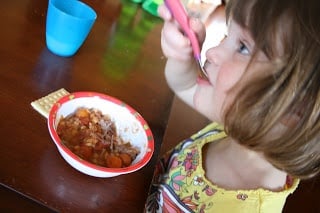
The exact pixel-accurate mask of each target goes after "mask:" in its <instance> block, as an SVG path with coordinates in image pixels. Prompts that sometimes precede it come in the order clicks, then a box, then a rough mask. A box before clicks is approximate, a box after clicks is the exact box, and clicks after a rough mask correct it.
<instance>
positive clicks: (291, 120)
mask: <svg viewBox="0 0 320 213" xmlns="http://www.w3.org/2000/svg"><path fill="white" fill-rule="evenodd" d="M319 11H320V8H319V3H318V0H307V1H303V0H281V1H278V0H269V1H265V0H230V1H228V3H227V5H226V17H227V20H226V23H227V25H228V32H227V35H226V37H225V38H224V39H223V40H222V41H221V43H220V44H219V45H218V46H216V47H213V48H211V49H209V50H208V51H207V52H206V62H205V64H204V69H205V71H206V74H207V78H203V77H201V76H203V75H199V74H198V64H197V62H196V61H195V60H194V59H193V53H192V49H191V46H190V41H189V40H188V39H187V38H186V37H185V36H184V34H183V33H182V32H181V29H180V27H179V26H178V24H177V23H176V22H175V21H174V20H173V18H172V16H171V14H170V13H169V11H168V9H167V8H166V7H165V6H161V7H160V8H159V13H160V15H161V17H162V18H163V19H164V21H165V22H164V26H163V30H162V37H161V44H162V49H163V52H164V55H165V56H166V57H167V64H166V67H165V76H166V78H167V81H168V84H169V86H170V87H171V88H172V89H173V90H174V92H175V94H176V95H177V96H178V97H180V98H181V99H182V100H184V101H185V102H186V103H187V104H189V105H190V106H192V107H193V108H194V109H195V110H197V111H199V112H200V113H202V114H203V115H204V116H206V117H207V118H209V119H210V120H212V121H213V123H212V124H210V125H209V126H207V127H205V128H204V129H203V130H201V131H199V132H198V133H196V134H194V135H193V136H192V137H190V138H189V139H187V140H185V141H183V142H182V143H180V144H179V145H178V146H177V147H175V148H174V149H173V150H171V151H170V152H169V153H168V155H167V156H165V157H164V158H162V159H161V160H160V163H159V165H158V166H157V169H156V173H155V176H154V180H153V181H154V182H153V185H152V188H151V193H150V195H149V197H148V200H147V203H146V208H145V210H146V211H147V212H246V213H250V212H271V213H275V212H281V210H282V208H283V206H284V203H285V200H286V198H287V196H288V195H289V194H290V193H292V192H294V190H295V189H296V187H297V185H298V182H299V180H300V179H307V178H311V177H314V176H316V175H317V174H318V173H319V170H320V142H319V140H320V88H319V87H320V25H319V21H318V17H319V14H318V13H319ZM190 26H191V28H192V29H193V30H194V31H195V32H196V34H197V35H198V38H199V41H200V43H202V42H203V40H204V37H205V30H204V26H203V25H202V24H201V23H199V21H197V20H194V19H191V21H190ZM208 39H210V38H208ZM188 122H190V121H188Z"/></svg>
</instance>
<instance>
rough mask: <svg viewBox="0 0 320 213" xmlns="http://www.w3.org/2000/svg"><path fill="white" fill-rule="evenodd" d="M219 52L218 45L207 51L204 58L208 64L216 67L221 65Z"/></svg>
mask: <svg viewBox="0 0 320 213" xmlns="http://www.w3.org/2000/svg"><path fill="white" fill-rule="evenodd" d="M219 50H220V48H219V45H218V46H216V47H212V48H210V49H208V50H207V52H206V58H207V60H208V62H209V63H210V64H214V65H216V66H218V65H219V64H220V63H221V59H222V56H221V53H220V51H221V50H220V51H219Z"/></svg>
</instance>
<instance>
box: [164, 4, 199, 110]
mask: <svg viewBox="0 0 320 213" xmlns="http://www.w3.org/2000/svg"><path fill="white" fill-rule="evenodd" d="M158 11H159V15H160V16H161V17H162V18H163V20H164V25H163V29H162V33H161V47H162V50H163V53H164V55H165V56H166V57H167V64H166V67H165V76H166V79H167V82H168V84H169V86H170V87H171V89H172V90H173V91H174V92H175V93H176V95H177V96H179V97H180V98H181V99H182V100H183V101H185V102H186V103H187V104H189V105H190V106H193V94H194V92H195V88H196V79H197V75H198V69H199V67H198V66H199V65H198V64H197V62H196V60H195V59H194V56H193V52H192V48H191V43H190V41H189V39H188V37H186V36H185V35H184V34H183V32H182V31H181V28H180V27H179V26H178V24H177V22H175V21H174V20H173V18H172V16H171V14H170V12H169V10H168V9H167V8H166V7H165V6H164V5H162V6H160V7H159V10H158ZM190 27H191V29H192V30H194V31H195V33H196V34H197V36H198V39H199V41H200V44H202V43H203V40H204V38H205V27H204V25H203V24H202V23H201V22H200V21H199V20H196V19H191V20H190ZM200 46H201V45H200Z"/></svg>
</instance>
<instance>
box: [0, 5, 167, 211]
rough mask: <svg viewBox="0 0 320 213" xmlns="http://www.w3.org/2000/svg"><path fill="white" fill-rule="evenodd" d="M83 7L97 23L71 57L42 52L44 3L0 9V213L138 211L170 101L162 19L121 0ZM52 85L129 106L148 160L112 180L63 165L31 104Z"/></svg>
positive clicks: (45, 49) (44, 124)
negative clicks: (149, 139)
mask: <svg viewBox="0 0 320 213" xmlns="http://www.w3.org/2000/svg"><path fill="white" fill-rule="evenodd" d="M86 2H87V3H88V4H89V5H91V6H92V7H93V8H94V9H95V10H96V12H97V15H98V18H97V21H96V22H95V24H94V26H93V29H92V31H91V32H90V34H89V36H88V38H87V40H86V41H85V43H84V45H83V46H82V47H81V49H80V50H79V52H78V53H77V54H76V55H75V56H73V57H70V58H63V57H59V56H56V55H54V54H52V53H51V52H50V51H49V50H48V49H47V48H46V44H45V21H46V11H47V4H48V2H47V1H46V0H10V1H3V2H2V3H1V7H0V23H1V27H2V33H1V34H0V41H1V43H2V44H1V47H0V60H1V63H0V67H1V71H0V76H1V77H0V112H1V113H0V120H1V128H0V131H1V142H0V144H1V149H0V183H1V190H0V196H1V200H0V210H3V209H4V210H13V211H14V212H16V211H19V210H21V211H23V210H24V209H30V210H32V209H33V208H34V209H38V208H40V209H41V211H51V210H53V211H59V212H89V211H94V212H110V211H111V210H112V211H113V212H123V211H125V210H128V209H130V212H142V210H143V207H144V202H145V199H146V196H147V192H148V188H149V184H150V181H151V178H152V174H153V169H154V164H155V162H156V159H157V156H158V153H159V149H160V145H161V142H162V138H163V135H164V131H165V127H166V125H167V120H168V115H169V111H170V107H171V102H172V98H173V93H172V92H171V91H170V90H169V88H168V86H167V84H166V82H165V79H164V75H163V67H164V63H165V59H164V57H163V55H162V52H161V48H160V30H161V24H162V21H161V20H160V18H158V17H155V16H152V15H151V14H149V13H147V12H146V11H144V10H143V9H142V8H141V5H139V4H135V3H132V2H131V1H129V0H122V1H120V0H90V1H89V0H88V1H86ZM60 88H65V89H66V90H68V91H69V92H75V91H95V92H101V93H105V94H108V95H110V96H113V97H116V98H118V99H120V100H122V101H124V102H126V103H127V104H129V105H130V106H132V107H133V108H134V109H136V110H137V111H138V112H139V113H140V114H141V115H142V116H143V117H144V118H145V120H146V121H147V122H148V124H149V125H150V128H151V130H152V132H153V134H154V138H155V153H154V156H153V158H152V160H151V161H150V163H149V164H147V166H145V167H144V168H142V169H141V170H139V171H137V172H134V173H132V174H128V175H122V176H118V177H114V178H95V177H90V176H87V175H84V174H82V173H80V172H78V171H77V170H75V169H73V168H72V167H71V166H69V164H67V163H66V162H65V161H64V160H63V158H62V157H61V156H60V154H59V153H58V151H57V149H56V147H55V145H54V143H53V141H52V140H51V138H50V135H49V132H48V129H47V123H46V119H45V118H44V117H42V116H41V115H40V114H39V113H38V112H36V111H35V110H34V109H33V108H32V107H31V105H30V103H31V102H32V101H33V100H36V99H38V98H40V97H42V96H45V95H47V94H49V93H50V92H53V91H55V90H58V89H60ZM34 201H36V202H37V203H39V204H40V205H39V204H37V203H36V202H34ZM2 212H3V211H2Z"/></svg>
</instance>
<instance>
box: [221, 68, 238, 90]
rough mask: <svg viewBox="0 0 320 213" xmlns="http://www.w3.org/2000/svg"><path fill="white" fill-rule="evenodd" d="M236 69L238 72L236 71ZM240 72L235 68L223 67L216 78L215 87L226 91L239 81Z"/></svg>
mask: <svg viewBox="0 0 320 213" xmlns="http://www.w3.org/2000/svg"><path fill="white" fill-rule="evenodd" d="M237 69H238V70H237ZM241 75H242V71H240V70H239V68H236V67H224V68H223V69H221V70H220V72H219V75H218V77H217V85H220V86H221V87H223V88H224V89H223V90H224V91H228V90H229V89H231V88H232V87H233V86H235V84H236V83H237V82H238V81H239V80H240V78H241Z"/></svg>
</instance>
